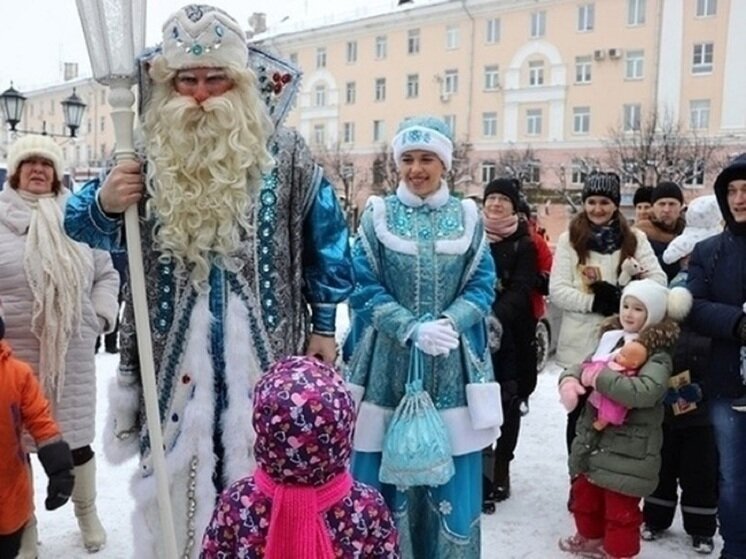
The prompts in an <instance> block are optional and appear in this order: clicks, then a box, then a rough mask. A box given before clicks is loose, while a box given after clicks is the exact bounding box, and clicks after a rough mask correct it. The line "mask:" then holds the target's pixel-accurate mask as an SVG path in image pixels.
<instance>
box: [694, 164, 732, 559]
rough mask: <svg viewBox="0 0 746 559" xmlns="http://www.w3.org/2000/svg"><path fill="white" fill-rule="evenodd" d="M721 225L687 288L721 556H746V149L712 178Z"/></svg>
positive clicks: (702, 248)
mask: <svg viewBox="0 0 746 559" xmlns="http://www.w3.org/2000/svg"><path fill="white" fill-rule="evenodd" d="M714 189H715V196H716V198H717V201H718V205H719V206H720V211H721V212H722V214H723V218H724V220H725V231H723V232H722V233H720V234H719V235H715V236H713V237H710V238H708V239H706V240H704V241H702V242H700V243H697V244H696V245H695V247H694V251H693V252H692V256H691V260H690V261H689V278H688V281H687V288H688V289H689V291H691V292H692V295H693V296H694V304H693V306H692V311H691V313H690V314H689V319H688V324H689V325H690V326H691V328H692V329H693V330H694V331H696V332H698V333H700V334H702V335H704V336H708V337H710V338H711V339H712V342H711V344H712V345H711V349H710V354H709V371H710V378H709V379H707V380H708V387H709V395H710V402H709V412H710V420H711V421H712V425H713V428H714V430H715V442H716V445H717V450H718V460H719V468H720V478H719V480H718V493H719V499H718V517H719V520H720V535H721V536H722V538H723V550H722V553H721V555H720V557H721V558H723V559H746V516H744V515H743V502H744V501H746V483H744V479H746V414H743V413H739V412H738V411H737V410H735V409H733V407H732V404H733V400H734V398H738V397H739V396H740V395H741V394H742V393H743V389H744V377H743V376H742V369H743V368H744V362H743V361H744V360H743V359H742V357H741V356H742V354H743V353H744V351H743V350H744V348H745V347H746V313H744V311H743V303H744V301H746V154H742V155H740V156H739V157H737V158H736V159H735V160H734V161H733V162H731V164H730V165H729V166H728V167H726V168H725V169H724V170H723V171H722V172H721V173H720V174H719V175H718V177H717V179H716V180H715V187H714Z"/></svg>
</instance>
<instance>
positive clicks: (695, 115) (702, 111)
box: [689, 99, 710, 130]
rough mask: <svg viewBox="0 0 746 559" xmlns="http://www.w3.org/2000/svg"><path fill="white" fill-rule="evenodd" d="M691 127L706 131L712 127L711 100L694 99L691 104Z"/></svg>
mask: <svg viewBox="0 0 746 559" xmlns="http://www.w3.org/2000/svg"><path fill="white" fill-rule="evenodd" d="M689 127H690V128H692V129H693V130H706V129H707V128H709V127H710V100H709V99H694V100H692V101H690V102H689Z"/></svg>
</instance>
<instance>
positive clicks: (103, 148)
mask: <svg viewBox="0 0 746 559" xmlns="http://www.w3.org/2000/svg"><path fill="white" fill-rule="evenodd" d="M99 149H100V150H101V157H100V159H101V160H104V159H106V144H101V145H100V146H99Z"/></svg>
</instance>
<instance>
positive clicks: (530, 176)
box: [526, 159, 541, 184]
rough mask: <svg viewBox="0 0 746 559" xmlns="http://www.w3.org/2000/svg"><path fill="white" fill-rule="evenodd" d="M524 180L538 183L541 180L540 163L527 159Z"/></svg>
mask: <svg viewBox="0 0 746 559" xmlns="http://www.w3.org/2000/svg"><path fill="white" fill-rule="evenodd" d="M526 182H527V183H528V184H539V183H540V182H541V163H540V162H539V161H537V160H535V159H534V160H533V161H529V163H528V165H527V166H526Z"/></svg>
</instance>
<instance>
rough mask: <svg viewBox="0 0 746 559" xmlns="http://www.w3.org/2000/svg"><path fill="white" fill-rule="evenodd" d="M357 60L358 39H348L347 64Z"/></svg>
mask: <svg viewBox="0 0 746 559" xmlns="http://www.w3.org/2000/svg"><path fill="white" fill-rule="evenodd" d="M353 62H357V41H347V64H352V63H353Z"/></svg>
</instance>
